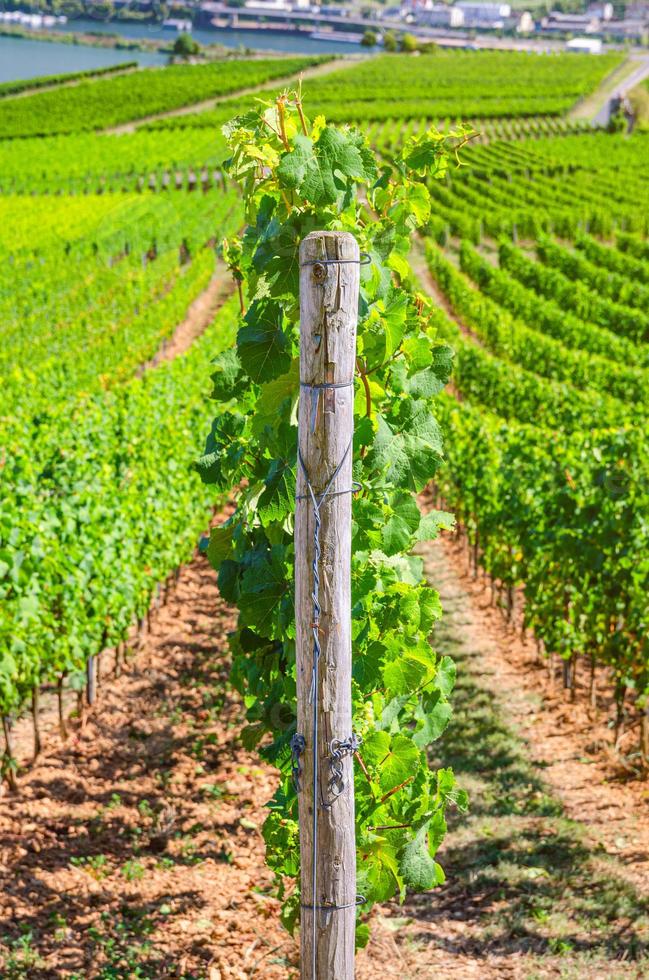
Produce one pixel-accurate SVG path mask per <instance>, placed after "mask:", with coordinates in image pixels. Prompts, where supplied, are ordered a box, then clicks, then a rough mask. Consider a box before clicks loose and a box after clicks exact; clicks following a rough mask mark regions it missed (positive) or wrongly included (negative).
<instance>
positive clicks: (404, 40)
mask: <svg viewBox="0 0 649 980" xmlns="http://www.w3.org/2000/svg"><path fill="white" fill-rule="evenodd" d="M418 48H419V41H418V40H417V38H416V37H415V35H414V34H402V35H401V37H400V38H399V49H400V50H401V51H405V52H406V53H409V52H412V51H417V50H418Z"/></svg>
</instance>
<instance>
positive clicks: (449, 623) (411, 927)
mask: <svg viewBox="0 0 649 980" xmlns="http://www.w3.org/2000/svg"><path fill="white" fill-rule="evenodd" d="M424 558H425V562H426V567H427V571H428V574H429V575H430V577H431V580H432V581H433V583H434V584H435V586H436V587H437V588H439V589H440V592H441V594H442V597H443V601H444V605H445V609H446V614H445V619H444V621H443V623H442V624H441V626H440V627H438V629H437V631H436V636H435V637H434V641H435V643H436V646H437V647H438V648H439V649H440V650H443V652H445V653H451V654H452V655H454V656H455V657H456V659H457V661H458V666H459V672H460V682H459V685H458V691H457V696H456V715H455V719H454V721H453V722H452V725H451V726H450V728H449V731H448V733H447V734H446V735H445V736H444V738H443V740H442V742H441V743H440V744H439V749H438V752H439V755H440V758H441V761H442V762H443V764H452V765H453V766H454V767H455V769H456V771H457V772H458V774H459V776H460V779H461V780H462V782H463V784H464V785H465V786H466V787H467V789H469V791H470V794H471V797H472V809H471V813H470V814H469V816H468V817H463V816H459V815H455V816H454V817H453V819H452V826H451V832H450V834H449V837H448V840H447V843H446V844H445V845H444V848H443V853H442V854H441V860H442V863H443V864H444V866H445V868H446V870H447V874H448V882H447V884H446V885H445V886H443V887H442V888H441V889H439V890H438V891H437V892H434V893H432V894H427V895H421V896H414V897H412V898H411V899H409V900H408V901H407V903H406V904H405V906H399V905H398V904H396V903H395V904H392V905H388V906H386V907H384V908H383V909H381V910H380V911H379V910H377V911H375V914H374V916H373V938H372V941H371V943H370V946H369V947H368V949H367V950H365V951H363V952H362V953H361V954H360V955H359V958H358V969H357V976H358V980H370V978H375V977H377V976H382V977H385V978H399V980H414V978H417V980H428V978H430V980H432V978H433V977H445V978H446V977H453V978H455V977H457V978H464V977H480V978H482V977H486V978H514V980H516V978H529V980H533V978H537V977H538V978H541V977H566V978H572V977H574V978H577V977H579V978H582V977H588V978H591V977H592V978H599V977H602V978H603V977H606V978H607V980H616V978H618V977H620V978H622V977H644V976H649V963H648V962H647V961H646V960H644V961H643V959H642V956H643V955H644V951H645V950H646V944H647V943H648V942H649V903H648V902H647V897H646V892H647V891H649V882H648V880H647V879H648V877H649V876H648V875H647V870H648V865H647V855H648V852H649V847H648V846H647V844H648V836H647V835H648V830H647V793H646V787H643V786H642V785H641V784H629V785H622V784H621V783H619V782H618V783H606V782H603V780H604V779H606V778H607V777H608V778H609V779H611V778H613V777H614V776H616V774H615V773H613V771H612V770H611V769H610V766H609V767H608V768H607V763H606V760H605V759H604V757H602V756H601V754H599V755H598V754H597V752H596V751H595V749H592V747H591V752H590V755H589V754H588V746H587V745H585V743H584V741H583V739H584V735H583V733H582V734H581V735H580V734H575V732H574V729H575V728H579V727H583V720H584V718H583V713H582V714H581V715H580V713H579V712H580V710H581V709H580V708H579V707H577V708H575V707H574V706H572V705H570V706H568V705H563V704H562V703H561V702H556V699H555V702H551V703H549V704H548V705H546V708H545V709H544V710H542V709H541V700H542V694H543V691H542V687H541V685H540V677H539V674H538V671H537V670H536V668H533V667H531V666H530V663H529V651H528V652H527V653H526V651H525V649H524V648H521V646H520V644H519V643H518V641H515V640H514V639H513V637H512V635H511V634H508V633H507V631H506V630H505V629H504V628H503V626H502V624H501V623H500V622H499V614H498V613H497V612H495V611H493V610H490V609H488V608H486V606H487V599H486V595H481V594H480V592H479V590H477V589H476V588H475V587H474V586H473V584H472V583H471V581H470V580H469V579H468V578H466V577H465V576H463V574H462V568H461V564H460V563H459V561H458V555H457V553H456V551H454V548H453V545H452V542H451V541H448V540H447V541H445V542H436V543H434V544H432V545H430V546H427V547H426V548H425V550H424ZM232 623H233V617H232V613H231V612H230V610H228V609H227V607H226V606H225V605H224V603H223V602H222V601H221V600H220V598H219V596H218V592H217V589H216V585H215V580H214V576H213V573H212V572H211V570H210V569H209V568H208V567H207V565H206V563H205V562H204V560H203V559H197V560H196V561H195V562H194V563H193V564H192V565H190V566H189V567H188V568H186V569H184V570H183V572H182V575H181V578H180V581H179V585H178V589H177V591H176V593H175V594H174V595H173V596H172V597H171V599H170V601H169V603H168V605H167V606H166V607H164V608H163V609H162V610H161V611H160V612H159V613H157V614H156V617H155V620H154V629H153V633H152V634H151V635H149V636H148V637H147V639H146V642H145V646H144V649H143V650H142V652H141V653H140V655H139V658H138V660H137V662H136V664H135V665H134V666H132V667H131V668H129V671H128V673H127V674H126V675H123V676H122V677H121V678H119V679H106V681H105V683H104V684H103V686H102V689H101V694H100V700H99V703H98V705H97V707H96V709H93V712H92V714H91V715H90V717H89V720H88V722H87V724H86V726H85V728H84V730H83V731H82V732H81V731H79V730H78V729H77V730H75V731H74V733H73V735H72V737H71V738H70V739H69V741H68V742H67V743H66V744H64V743H62V742H61V741H59V740H56V739H55V741H54V742H53V743H51V747H50V751H49V752H48V753H47V754H46V755H45V756H44V758H43V759H42V760H41V761H40V762H39V763H38V764H37V765H36V766H35V767H34V768H33V769H32V770H31V771H30V772H29V773H27V774H26V775H24V776H23V777H22V779H21V788H20V795H19V796H18V797H15V798H14V797H11V796H10V795H8V794H6V793H5V795H4V796H2V798H0V875H1V876H2V881H1V882H0V886H1V896H0V922H1V924H0V956H4V964H3V966H2V968H1V969H0V976H1V977H3V978H5V980H17V978H23V977H24V978H30V980H32V978H33V980H50V978H63V977H68V978H77V980H81V978H83V980H86V978H89V980H108V978H129V980H130V978H139V977H143V978H146V977H156V978H160V980H162V978H185V980H240V978H249V977H256V978H264V980H280V978H293V977H295V976H296V975H297V973H296V962H297V946H296V943H295V941H294V940H293V939H292V938H291V937H290V936H288V934H287V933H286V932H284V930H283V929H282V927H281V926H280V924H279V921H278V918H277V914H278V910H279V903H278V901H277V900H276V899H275V898H274V897H273V896H272V894H271V876H270V874H269V872H268V871H266V870H265V868H264V861H263V843H262V840H261V835H260V832H259V828H260V826H261V824H262V822H263V819H264V810H263V805H264V803H265V802H266V801H267V800H268V799H269V797H270V796H271V794H272V791H273V786H274V774H273V771H272V770H271V769H270V768H268V767H265V766H262V765H260V764H259V762H258V761H257V759H256V758H255V756H254V755H252V754H250V753H248V752H247V751H245V750H244V749H242V747H241V745H240V742H239V741H238V737H237V736H238V731H239V728H240V725H241V718H242V711H241V707H240V705H239V704H238V703H237V701H236V699H234V698H232V696H231V695H230V694H229V693H227V692H226V691H225V689H224V680H225V678H226V676H227V670H228V661H227V652H226V634H227V630H228V629H229V628H231V626H232ZM562 715H563V716H567V718H568V724H567V725H566V724H565V720H564V722H562V721H561V720H560V718H561V716H562ZM553 736H554V737H553ZM591 741H592V740H591ZM597 745H599V743H597ZM595 748H597V746H596V747H595ZM618 775H619V774H618ZM580 817H583V818H585V820H586V822H585V823H579V822H577V821H578V819H579V818H580ZM643 891H644V892H645V894H644V895H643V894H642V892H643ZM21 936H22V939H21Z"/></svg>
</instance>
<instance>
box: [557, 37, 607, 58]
mask: <svg viewBox="0 0 649 980" xmlns="http://www.w3.org/2000/svg"><path fill="white" fill-rule="evenodd" d="M566 50H567V51H582V52H584V54H601V53H602V42H601V41H600V39H599V38H598V37H573V38H571V40H570V41H568V42H566Z"/></svg>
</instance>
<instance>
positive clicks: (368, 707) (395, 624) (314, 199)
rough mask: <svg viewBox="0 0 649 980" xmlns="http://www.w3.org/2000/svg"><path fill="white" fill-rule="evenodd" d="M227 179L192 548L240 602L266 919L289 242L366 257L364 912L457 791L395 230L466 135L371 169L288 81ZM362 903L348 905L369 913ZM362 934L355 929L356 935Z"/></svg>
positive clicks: (289, 554) (419, 304)
mask: <svg viewBox="0 0 649 980" xmlns="http://www.w3.org/2000/svg"><path fill="white" fill-rule="evenodd" d="M224 133H225V135H226V137H227V139H228V141H229V144H230V149H231V156H230V158H229V160H228V161H227V163H226V165H225V166H226V170H227V173H228V174H229V175H230V177H232V178H233V179H234V180H235V181H237V182H238V183H239V184H240V186H241V187H242V191H243V196H244V202H245V207H246V216H247V220H248V225H247V227H246V230H245V232H244V234H243V236H242V238H241V240H240V242H239V243H238V244H237V243H235V242H233V241H232V240H230V241H229V242H228V247H227V253H226V254H227V256H228V259H229V261H230V265H231V268H232V272H233V275H234V277H235V280H237V281H242V282H243V283H244V290H243V298H242V301H243V306H244V309H243V310H242V317H241V326H240V329H239V332H238V335H237V345H236V349H233V350H230V351H227V352H225V353H223V354H222V355H221V356H220V357H218V358H217V359H216V362H215V371H214V374H213V392H212V397H213V398H214V399H216V400H217V401H218V402H226V403H228V405H229V407H228V409H227V411H224V412H221V413H220V414H219V416H218V417H217V418H216V419H215V421H214V424H213V426H212V431H211V433H210V435H209V437H208V440H207V445H206V451H205V455H204V456H203V457H202V459H201V460H200V462H199V463H198V464H197V466H198V470H199V472H200V474H201V476H202V478H203V480H204V481H205V482H207V483H211V484H213V485H214V486H215V487H216V489H217V490H218V491H219V492H229V491H231V490H233V489H234V488H238V489H237V490H236V499H237V509H236V512H235V514H234V515H233V516H232V517H231V518H230V519H229V520H228V522H227V523H226V524H225V525H223V526H221V527H218V528H215V529H213V531H212V533H211V536H210V539H209V544H208V545H207V555H208V558H209V559H210V561H211V562H212V564H213V566H214V567H215V569H216V570H217V572H218V582H219V588H220V590H221V593H222V595H223V596H224V597H225V599H226V600H227V601H229V602H231V603H232V604H233V605H235V606H237V607H238V610H239V618H238V626H237V629H236V631H235V632H234V634H233V635H232V637H231V648H232V654H233V666H232V672H231V682H232V683H233V684H234V686H235V687H236V688H237V689H238V690H239V691H240V692H241V693H242V694H243V696H244V698H245V704H246V707H247V723H248V724H247V727H246V728H245V729H244V731H243V735H242V738H243V740H244V743H245V744H246V746H247V747H249V748H252V747H254V746H258V748H259V751H260V752H261V754H262V755H263V756H264V757H265V758H266V759H269V760H270V761H272V762H273V763H274V764H275V765H276V766H277V767H278V769H279V770H280V784H279V787H278V789H277V792H276V793H275V796H274V797H273V800H272V801H271V803H270V814H269V816H268V818H267V820H266V824H265V828H264V836H265V839H266V844H267V858H268V862H269V864H270V866H271V868H273V869H274V871H275V872H276V873H277V875H278V881H279V884H278V887H279V891H280V895H281V896H282V897H283V898H284V900H285V901H284V910H283V918H284V921H285V923H286V924H287V925H288V926H289V927H292V926H293V925H294V924H295V922H296V918H297V914H298V909H299V895H298V890H297V887H295V888H292V889H291V888H290V887H288V886H287V884H286V879H290V878H295V877H297V873H298V842H297V806H296V795H295V789H294V787H293V783H292V781H291V778H290V775H291V757H290V749H289V743H290V740H291V737H292V735H293V734H294V733H295V677H294V665H295V646H294V636H295V625H294V614H293V561H294V553H293V510H294V498H295V468H296V440H297V427H296V417H295V409H296V401H297V397H298V371H297V359H296V355H297V336H298V324H297V319H298V278H299V275H298V274H299V268H298V247H299V243H300V241H301V240H302V239H303V238H304V236H305V235H306V234H307V233H308V232H309V231H311V230H314V229H318V230H344V231H350V232H352V234H354V235H355V236H356V238H357V240H358V242H359V246H360V248H361V250H363V251H365V252H367V253H368V254H369V255H370V257H371V264H370V265H369V266H368V267H364V268H363V270H362V277H361V299H360V316H359V326H358V348H357V350H358V360H357V369H358V383H357V390H356V400H355V415H356V422H355V441H354V465H353V472H354V480H356V481H358V482H359V483H360V485H361V486H362V491H361V493H360V494H359V495H358V497H357V499H356V500H355V503H354V516H353V520H354V526H353V540H352V552H353V559H352V595H353V598H352V602H353V608H352V636H353V651H354V668H353V701H354V729H355V731H357V732H358V734H359V735H361V736H362V739H363V749H362V753H361V764H360V765H359V767H358V769H357V771H356V786H355V792H356V801H357V811H356V820H357V845H358V869H359V871H358V877H359V881H358V890H359V892H362V894H363V895H365V896H366V898H367V901H368V904H369V906H370V907H371V905H372V904H373V903H375V902H380V901H384V900H386V899H389V898H392V897H393V896H394V895H395V894H396V895H400V896H401V897H403V896H404V894H405V892H406V889H408V888H410V889H415V890H422V889H428V888H431V887H433V886H434V885H436V884H439V883H440V882H442V881H443V880H444V873H443V871H442V869H441V867H440V865H439V864H438V863H437V862H436V861H435V855H436V852H437V850H438V848H439V846H440V844H441V842H442V840H443V837H444V833H445V830H446V822H445V811H446V808H447V806H448V805H449V804H450V803H455V804H457V805H458V806H460V807H465V805H466V797H465V794H464V792H463V791H462V790H460V789H459V788H458V787H457V786H456V784H455V779H454V776H453V773H452V772H451V771H450V770H449V769H441V770H439V771H434V770H431V769H430V768H429V763H428V758H427V751H426V750H427V746H428V745H429V743H430V742H432V741H433V740H434V739H436V738H438V737H439V736H440V735H441V733H442V732H443V730H444V728H445V727H446V724H447V723H448V720H449V718H450V714H451V707H450V704H449V697H450V694H451V691H452V688H453V684H454V680H455V667H454V665H453V663H452V661H451V660H450V658H448V657H439V656H437V655H436V654H435V652H434V650H433V649H432V648H431V646H430V644H429V641H428V636H429V634H430V632H431V630H432V628H433V625H434V623H435V622H436V621H437V620H438V619H439V617H440V615H441V608H440V603H439V598H438V595H437V593H436V592H435V591H434V590H433V589H431V588H429V587H428V586H427V585H426V584H425V583H424V581H423V567H422V562H421V559H420V558H418V557H416V556H414V555H412V554H411V550H412V547H413V546H414V545H415V544H416V542H417V541H422V540H426V539H430V538H432V537H435V536H436V535H437V533H438V531H439V529H440V528H441V527H449V526H450V524H451V520H452V519H451V517H450V515H448V514H445V513H442V512H431V513H427V514H425V515H422V514H421V513H420V510H419V508H418V505H417V501H416V498H415V494H416V493H418V492H419V491H421V490H422V489H423V487H424V486H425V485H426V484H427V483H428V482H429V481H430V479H431V478H432V477H433V476H434V474H435V472H436V471H437V468H438V466H439V464H440V462H441V459H442V452H443V450H442V436H441V432H440V429H439V426H438V424H437V421H436V420H435V417H434V414H433V413H434V402H435V398H436V396H437V395H438V394H439V392H440V391H441V389H442V388H443V386H444V384H445V383H446V381H447V379H448V376H449V373H450V369H451V361H452V355H451V351H450V349H449V347H448V346H447V345H446V344H445V343H443V342H441V341H440V340H438V339H437V338H436V336H435V333H434V331H430V330H429V321H430V315H431V314H430V309H429V305H428V304H427V303H426V302H425V301H424V300H423V298H421V297H417V296H415V295H414V294H413V293H411V292H409V291H408V290H406V289H404V288H403V284H407V283H408V280H409V277H410V270H409V266H408V263H407V254H408V249H409V238H410V235H411V234H412V232H413V231H414V230H415V229H416V228H417V227H418V226H421V225H422V224H423V223H424V222H426V220H427V219H428V217H429V215H430V194H429V191H428V189H427V187H426V186H425V184H424V183H423V182H422V179H421V178H424V177H430V178H431V179H440V178H442V177H443V176H444V175H445V173H446V172H447V169H448V167H449V165H450V163H451V161H452V160H453V159H454V152H455V149H456V147H457V145H459V144H461V143H462V142H463V141H464V140H465V139H466V138H467V135H468V134H467V133H466V132H465V131H464V130H458V131H456V132H454V133H453V134H452V135H451V136H444V135H441V134H440V133H437V132H436V131H434V130H433V131H430V132H429V133H426V134H423V135H421V136H416V137H412V138H411V139H409V140H408V141H407V142H406V144H405V145H404V148H403V151H402V153H401V154H400V156H399V157H398V158H397V159H396V160H395V161H394V162H393V163H392V164H391V165H386V166H383V167H381V168H379V166H378V164H377V161H376V159H375V157H374V154H373V153H372V152H371V150H370V148H369V146H368V145H367V143H366V141H365V139H364V137H363V136H362V135H361V134H360V133H359V132H358V131H356V130H354V129H350V128H335V127H333V126H330V125H327V123H326V121H325V119H324V118H323V117H321V116H318V117H316V118H315V119H314V120H313V122H310V121H309V120H308V119H307V118H306V116H305V114H304V109H303V106H302V101H301V97H300V93H299V91H298V92H295V93H291V94H288V93H287V94H284V95H282V96H281V97H280V98H278V100H277V101H276V102H275V103H274V104H271V105H263V104H262V105H261V106H260V107H259V108H258V109H256V110H253V111H250V112H248V113H246V114H244V115H241V116H238V117H236V118H235V119H233V120H232V122H230V123H229V124H228V125H227V126H226V127H224ZM367 907H368V906H367V905H366V906H365V908H366V909H367ZM367 935H368V932H367V928H366V927H365V926H362V927H360V928H359V930H358V940H359V942H364V941H365V940H366V938H367Z"/></svg>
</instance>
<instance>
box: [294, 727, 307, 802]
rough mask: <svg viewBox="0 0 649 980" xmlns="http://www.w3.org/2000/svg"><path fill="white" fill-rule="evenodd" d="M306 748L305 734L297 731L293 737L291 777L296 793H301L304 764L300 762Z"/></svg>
mask: <svg viewBox="0 0 649 980" xmlns="http://www.w3.org/2000/svg"><path fill="white" fill-rule="evenodd" d="M305 748H306V739H305V737H304V735H300V734H299V733H298V732H296V733H295V735H294V736H293V737H292V739H291V779H292V780H293V785H294V786H295V792H296V793H299V792H300V789H301V786H300V777H301V776H302V765H301V763H300V756H301V755H302V753H303V752H304V750H305Z"/></svg>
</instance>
